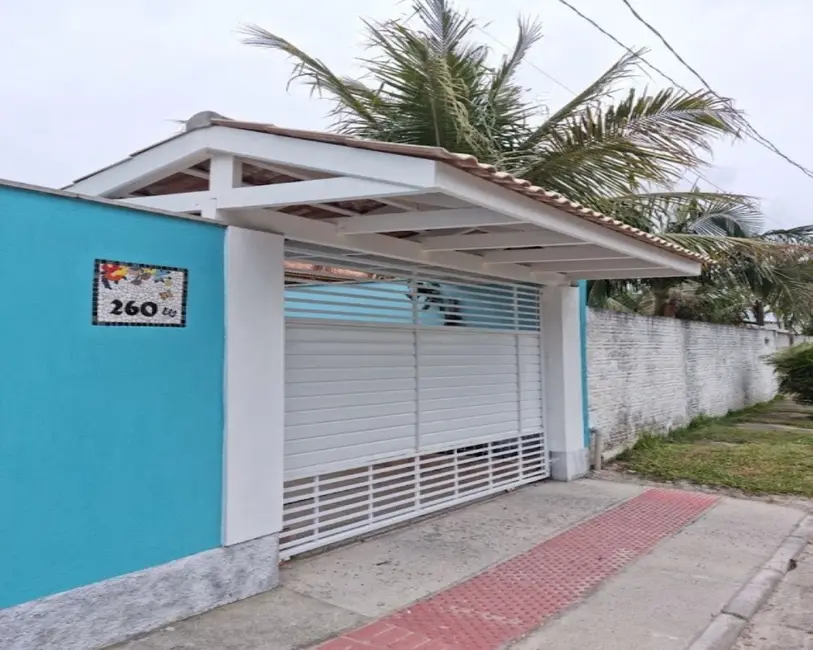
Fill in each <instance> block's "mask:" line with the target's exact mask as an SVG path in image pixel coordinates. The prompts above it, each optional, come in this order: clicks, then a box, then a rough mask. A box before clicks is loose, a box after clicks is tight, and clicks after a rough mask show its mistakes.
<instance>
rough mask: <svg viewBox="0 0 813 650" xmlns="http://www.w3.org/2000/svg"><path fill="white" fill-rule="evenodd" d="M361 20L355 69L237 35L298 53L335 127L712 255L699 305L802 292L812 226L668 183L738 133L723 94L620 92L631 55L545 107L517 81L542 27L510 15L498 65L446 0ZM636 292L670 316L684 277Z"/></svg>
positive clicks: (610, 291) (300, 72)
mask: <svg viewBox="0 0 813 650" xmlns="http://www.w3.org/2000/svg"><path fill="white" fill-rule="evenodd" d="M364 26H365V32H366V36H367V51H368V54H367V55H366V56H365V57H364V58H361V59H359V62H360V64H361V66H362V68H363V70H364V73H363V74H362V75H361V76H359V77H348V76H342V75H340V74H337V73H336V72H334V71H333V70H331V68H330V67H329V66H328V65H327V64H325V63H324V62H323V61H321V60H319V59H317V58H314V57H312V56H310V55H308V54H307V53H306V52H303V51H302V50H300V49H299V48H297V47H296V46H295V45H294V44H293V43H291V42H289V41H287V40H285V39H284V38H282V37H281V36H279V35H276V34H273V33H271V32H269V31H267V30H265V29H263V28H261V27H258V26H256V25H250V26H246V27H245V28H244V29H243V31H244V34H245V42H246V43H247V44H249V45H253V46H258V47H262V48H267V49H270V50H272V51H276V52H281V53H283V54H286V55H288V56H289V57H290V58H291V59H292V60H293V62H294V68H293V74H292V77H291V81H295V80H298V81H302V82H304V83H305V84H307V85H308V86H309V87H310V88H311V91H312V92H313V93H315V94H317V95H318V96H320V97H325V98H327V99H329V100H330V101H331V103H332V107H331V111H330V114H331V116H332V118H333V120H334V123H333V128H334V129H335V130H336V131H338V132H340V133H343V134H347V135H352V136H356V137H362V138H369V139H375V140H384V141H388V142H401V143H409V144H419V145H429V146H437V147H444V148H446V149H448V150H450V151H456V152H460V153H468V154H472V155H474V156H476V157H477V158H478V159H480V160H481V161H483V162H487V163H491V164H493V165H495V166H497V167H499V168H500V169H504V170H505V171H508V172H511V173H513V174H514V175H516V176H519V177H522V178H524V179H527V180H529V181H531V182H532V183H534V184H536V185H539V186H542V187H545V188H546V189H549V190H553V191H557V192H560V193H562V194H564V195H565V196H567V197H569V198H571V199H573V200H576V201H579V202H581V203H583V204H585V205H589V206H591V207H593V208H595V209H597V210H600V211H602V212H604V213H606V214H610V215H612V216H615V217H617V218H619V219H622V220H624V221H626V222H628V223H631V224H632V225H635V226H637V227H639V228H642V229H643V230H647V231H650V232H656V233H658V234H661V235H662V236H664V237H666V238H668V239H671V240H672V241H675V242H676V243H679V244H681V245H683V246H685V247H687V248H690V249H692V250H697V251H700V252H704V253H706V254H708V255H709V256H710V257H712V258H713V259H715V260H716V261H717V262H718V264H715V265H713V266H712V267H709V268H707V269H706V272H705V273H704V276H703V278H701V280H700V283H699V285H698V286H701V285H702V287H704V289H703V291H702V292H701V294H702V300H701V299H700V298H701V297H700V296H697V297H695V299H694V301H695V304H702V303H703V301H704V300H708V299H710V297H711V296H712V295H713V294H712V293H710V292H709V289H708V287H709V286H712V285H713V286H716V287H717V288H718V289H719V290H726V291H729V292H731V291H735V292H737V293H738V295H739V294H743V295H749V296H751V297H752V298H753V299H754V304H757V302H759V301H760V300H761V301H763V302H766V303H767V304H770V305H772V306H773V305H774V304H776V305H778V304H780V302H781V300H779V299H778V297H779V296H783V297H784V298H783V299H788V298H789V296H792V295H793V294H794V292H798V290H799V288H800V286H801V284H800V281H799V278H798V277H797V275H796V274H795V272H793V273H792V272H790V269H791V268H792V267H793V268H795V267H794V264H795V263H796V262H795V261H794V260H798V257H799V255H798V252H797V251H798V245H799V243H800V242H801V241H802V240H804V241H806V240H807V237H808V236H809V235H810V233H809V232H804V233H802V232H799V233H796V238H795V239H794V237H793V236H791V237H790V239H788V240H782V237H781V236H776V237H774V235H773V234H771V233H765V234H764V235H760V234H759V233H760V230H761V216H760V214H759V210H758V208H757V204H756V202H755V201H754V200H753V199H751V198H750V197H743V196H738V195H733V194H726V193H709V192H700V191H698V190H697V189H693V190H691V191H689V192H685V191H676V187H678V186H679V184H680V181H681V179H682V178H683V177H684V175H685V174H686V173H687V172H688V171H692V170H697V169H699V168H701V167H703V166H704V165H706V164H707V163H706V157H708V156H710V154H711V151H712V145H713V144H714V143H715V141H717V140H718V139H720V138H737V137H738V134H739V132H740V127H741V124H742V122H741V117H740V114H739V112H738V111H737V110H736V109H735V108H734V107H733V104H732V102H731V101H729V100H727V99H723V98H720V97H719V96H717V95H716V94H714V93H712V92H709V91H706V90H700V91H696V92H689V91H686V90H683V89H679V88H666V89H664V90H659V91H657V92H652V93H650V92H647V91H646V90H644V91H643V92H642V91H638V90H635V89H625V88H624V87H623V86H624V82H626V81H628V80H629V79H630V78H631V77H633V76H634V74H635V72H636V66H637V62H638V54H637V53H631V54H627V55H625V56H623V57H621V58H620V59H619V60H618V61H616V62H615V63H614V64H613V65H612V66H610V67H609V68H608V69H607V71H606V72H604V73H603V74H602V75H601V76H599V78H598V79H596V80H595V81H594V82H593V83H592V84H590V85H589V86H587V88H585V89H584V90H583V91H582V92H580V93H578V94H577V95H576V96H575V97H574V98H573V99H572V100H571V101H569V102H568V103H566V104H565V105H564V106H562V107H561V108H559V109H558V110H553V111H551V110H549V109H548V108H547V107H546V106H544V105H542V104H540V103H539V102H537V101H534V100H533V99H532V98H531V97H530V96H529V93H528V91H527V90H526V89H525V88H523V87H522V86H520V85H519V83H518V82H517V79H516V77H517V72H518V70H519V68H520V66H521V65H522V64H523V62H524V60H525V58H526V56H527V55H528V52H529V51H530V50H531V48H532V47H533V46H534V45H535V44H536V43H538V42H539V40H540V39H541V37H542V32H541V28H540V25H539V23H538V22H535V21H528V20H523V19H520V20H519V21H518V34H517V39H516V41H515V43H514V46H513V48H512V49H511V51H510V52H509V53H508V54H507V55H505V56H503V57H502V59H501V60H500V61H499V63H497V64H492V63H491V60H492V56H491V55H492V53H491V50H490V48H489V47H488V46H487V45H484V44H483V43H482V42H480V41H478V40H477V38H476V36H477V31H478V30H479V29H480V27H479V25H478V23H477V21H476V20H475V19H473V18H471V17H470V16H469V15H468V14H467V13H466V12H464V11H461V10H458V9H456V8H455V7H454V6H453V5H452V3H451V0H414V2H413V5H412V13H411V14H410V15H409V17H408V18H407V19H403V20H386V21H382V22H371V21H365V22H364ZM791 240H793V241H791ZM778 241H781V245H780V244H779V243H777V242H778ZM789 251H793V252H792V253H790V252H789ZM696 284H697V283H696ZM635 286H636V287H639V288H640V287H644V286H646V287H648V290H649V291H650V292H651V293H652V294H653V296H654V298H655V302H654V310H655V313H660V314H668V313H670V311H675V312H677V309H675V310H672V308H671V307H668V305H669V304H670V300H669V299H667V296H668V295H674V294H675V293H676V291H677V289H676V288H677V287H678V286H684V288H685V287H687V286H689V285H686V284H685V283H682V282H680V281H670V280H652V281H647V282H644V283H640V282H639V283H635ZM628 289H629V285H626V284H624V283H620V284H619V283H595V284H594V286H593V292H592V293H593V295H594V296H596V295H599V294H603V295H604V297H605V298H606V299H610V298H611V297H612V296H613V295H614V294H618V293H619V291H621V292H622V293H623V292H624V291H627V290H628ZM757 289H759V290H757ZM692 291H693V292H695V293H696V291H695V288H693V289H692ZM684 293H685V291H684ZM808 293H809V290H808V289H807V287H805V295H807V294H808ZM769 296H770V299H769V298H768V297H769ZM671 302H674V300H672V301H671ZM684 302H686V301H685V300H684ZM790 302H791V303H792V302H793V301H792V300H791V301H790Z"/></svg>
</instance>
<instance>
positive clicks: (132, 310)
mask: <svg viewBox="0 0 813 650" xmlns="http://www.w3.org/2000/svg"><path fill="white" fill-rule="evenodd" d="M111 304H112V305H113V309H111V310H110V313H111V314H115V315H116V316H120V315H121V314H127V315H128V316H137V315H138V314H141V315H142V316H148V317H152V316H155V315H156V314H157V313H158V305H156V304H155V303H154V302H142V303H141V304H140V305H138V304H136V302H135V301H134V300H130V301H129V302H128V303H127V304H124V303H123V302H122V301H121V300H114V301H113V302H112V303H111Z"/></svg>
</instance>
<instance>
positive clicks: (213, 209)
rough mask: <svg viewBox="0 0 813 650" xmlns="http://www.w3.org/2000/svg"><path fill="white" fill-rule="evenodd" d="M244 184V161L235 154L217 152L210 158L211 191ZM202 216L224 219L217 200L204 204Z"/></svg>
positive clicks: (220, 190)
mask: <svg viewBox="0 0 813 650" xmlns="http://www.w3.org/2000/svg"><path fill="white" fill-rule="evenodd" d="M242 184H243V163H241V162H240V161H239V160H237V159H236V158H235V157H234V156H230V155H228V154H223V153H216V154H213V155H212V157H211V159H210V160H209V191H210V192H223V191H228V190H230V189H233V188H235V187H240V186H242ZM201 216H203V217H206V218H207V219H216V220H219V221H224V218H223V213H222V212H221V211H220V210H218V209H217V201H213V202H212V203H210V204H209V205H205V206H203V209H202V210H201Z"/></svg>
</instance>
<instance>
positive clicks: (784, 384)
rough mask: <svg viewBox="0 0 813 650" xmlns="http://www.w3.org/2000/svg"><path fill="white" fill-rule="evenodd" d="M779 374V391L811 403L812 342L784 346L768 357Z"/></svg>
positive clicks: (812, 384) (812, 374)
mask: <svg viewBox="0 0 813 650" xmlns="http://www.w3.org/2000/svg"><path fill="white" fill-rule="evenodd" d="M768 363H770V364H771V365H772V366H773V367H774V369H775V370H776V374H777V375H778V376H779V392H780V393H782V394H783V395H788V396H792V397H794V398H795V399H796V401H798V402H802V403H805V404H813V343H803V344H801V345H796V346H793V347H790V348H785V349H784V350H780V351H779V352H777V353H775V354H772V355H771V356H770V357H768Z"/></svg>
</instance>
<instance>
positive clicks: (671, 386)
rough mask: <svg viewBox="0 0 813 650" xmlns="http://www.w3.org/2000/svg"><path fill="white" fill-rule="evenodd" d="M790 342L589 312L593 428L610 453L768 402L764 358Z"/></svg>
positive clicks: (770, 335) (770, 384)
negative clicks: (642, 437)
mask: <svg viewBox="0 0 813 650" xmlns="http://www.w3.org/2000/svg"><path fill="white" fill-rule="evenodd" d="M789 344H790V336H789V335H788V334H786V333H782V332H775V331H770V330H762V329H749V328H743V327H729V326H724V325H712V324H709V323H699V322H691V321H682V320H677V319H673V318H654V317H646V316H638V315H632V314H622V313H618V312H613V311H603V310H594V309H590V310H588V326H587V363H588V384H589V391H590V394H589V409H590V426H591V427H593V428H595V429H597V430H599V431H600V432H601V433H603V435H604V440H605V448H606V449H611V448H614V447H619V446H621V445H624V444H627V443H630V442H632V441H634V440H635V439H636V437H637V435H638V434H640V433H641V432H642V431H651V432H665V431H667V430H669V429H672V428H675V427H678V426H681V425H684V424H687V423H688V422H689V421H690V420H691V419H692V418H694V417H696V416H697V415H700V414H701V413H703V414H707V415H724V414H725V413H726V412H728V411H729V410H732V409H741V408H743V407H745V406H749V405H751V404H755V403H757V402H762V401H766V400H769V399H771V398H772V397H774V396H775V394H776V382H775V380H774V377H773V371H772V369H771V368H770V367H769V366H768V365H767V364H765V362H764V360H763V359H762V357H763V356H765V355H767V354H770V353H772V352H774V351H776V350H778V349H780V348H783V347H787V346H788V345H789Z"/></svg>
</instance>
